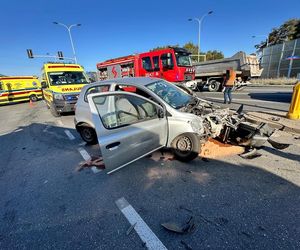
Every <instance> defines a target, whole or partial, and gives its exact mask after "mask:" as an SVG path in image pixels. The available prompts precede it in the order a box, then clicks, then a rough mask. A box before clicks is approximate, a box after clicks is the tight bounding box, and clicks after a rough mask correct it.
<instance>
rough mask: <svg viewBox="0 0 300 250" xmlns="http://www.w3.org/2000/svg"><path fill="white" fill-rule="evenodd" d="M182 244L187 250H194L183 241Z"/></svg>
mask: <svg viewBox="0 0 300 250" xmlns="http://www.w3.org/2000/svg"><path fill="white" fill-rule="evenodd" d="M180 243H181V244H182V245H183V246H184V247H185V249H186V250H192V249H193V248H192V247H191V246H190V245H189V244H188V243H186V242H185V241H183V240H181V241H180Z"/></svg>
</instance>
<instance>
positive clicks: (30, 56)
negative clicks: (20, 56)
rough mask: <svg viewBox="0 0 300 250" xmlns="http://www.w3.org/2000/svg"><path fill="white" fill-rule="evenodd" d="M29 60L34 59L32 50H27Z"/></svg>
mask: <svg viewBox="0 0 300 250" xmlns="http://www.w3.org/2000/svg"><path fill="white" fill-rule="evenodd" d="M27 55H28V58H33V53H32V50H31V49H27Z"/></svg>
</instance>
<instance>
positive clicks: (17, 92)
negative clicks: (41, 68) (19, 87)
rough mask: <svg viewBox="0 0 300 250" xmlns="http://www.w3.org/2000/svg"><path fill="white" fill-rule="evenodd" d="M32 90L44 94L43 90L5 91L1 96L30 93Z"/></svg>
mask: <svg viewBox="0 0 300 250" xmlns="http://www.w3.org/2000/svg"><path fill="white" fill-rule="evenodd" d="M30 92H35V93H41V94H42V91H41V90H28V91H10V92H4V93H2V94H1V93H0V97H3V96H9V95H14V96H16V95H24V94H28V93H30Z"/></svg>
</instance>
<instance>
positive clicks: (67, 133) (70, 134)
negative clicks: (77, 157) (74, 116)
mask: <svg viewBox="0 0 300 250" xmlns="http://www.w3.org/2000/svg"><path fill="white" fill-rule="evenodd" d="M65 133H66V135H67V136H68V137H69V139H70V140H75V136H74V135H72V133H71V132H70V130H68V129H65Z"/></svg>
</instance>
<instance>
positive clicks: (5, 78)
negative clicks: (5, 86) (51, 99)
mask: <svg viewBox="0 0 300 250" xmlns="http://www.w3.org/2000/svg"><path fill="white" fill-rule="evenodd" d="M23 79H25V80H28V79H30V80H32V79H37V77H33V76H27V77H16V76H15V77H6V76H4V77H0V80H23Z"/></svg>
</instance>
